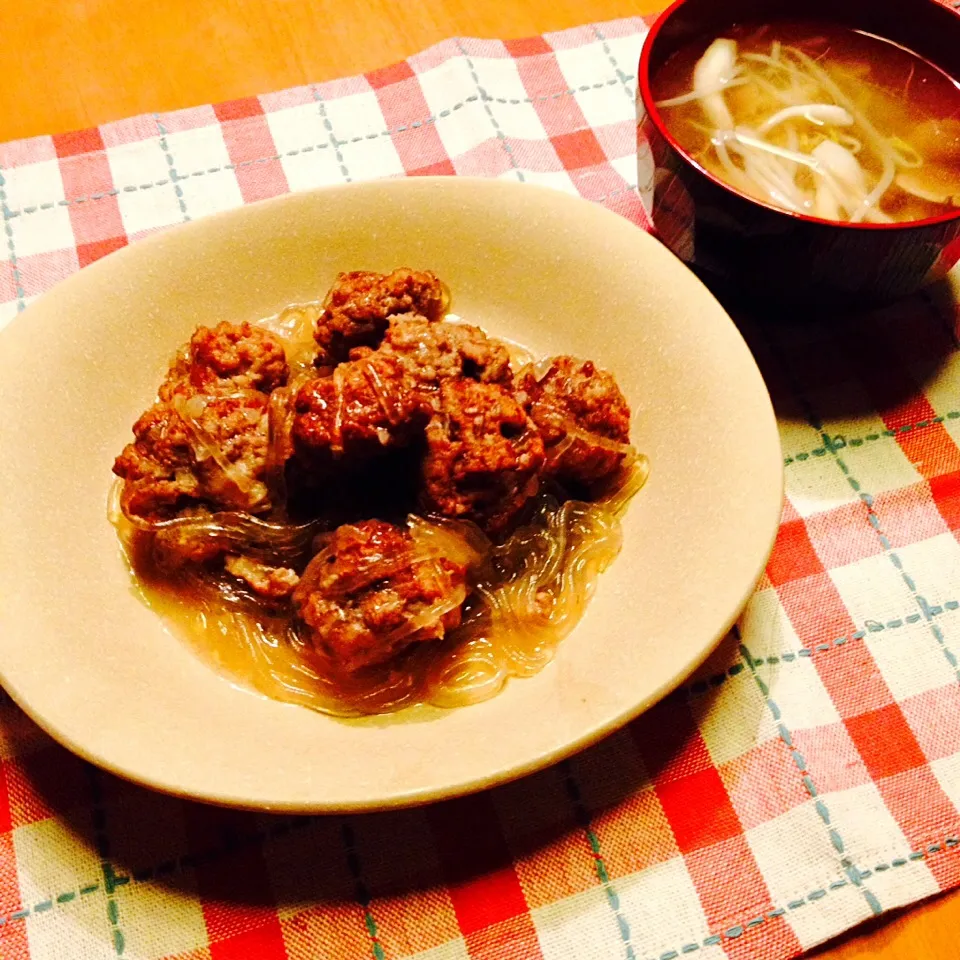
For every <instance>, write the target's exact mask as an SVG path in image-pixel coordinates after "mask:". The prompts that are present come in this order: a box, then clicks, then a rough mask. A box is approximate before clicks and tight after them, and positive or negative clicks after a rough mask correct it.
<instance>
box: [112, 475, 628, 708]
mask: <svg viewBox="0 0 960 960" xmlns="http://www.w3.org/2000/svg"><path fill="white" fill-rule="evenodd" d="M646 474H647V464H646V460H645V458H642V457H641V458H638V460H637V461H636V463H635V464H634V465H633V466H632V467H631V468H630V469H629V470H628V471H626V475H625V476H623V477H621V478H618V482H617V484H616V485H615V487H614V488H613V489H612V490H611V491H610V492H609V493H607V494H606V496H605V497H604V498H603V499H601V500H599V501H597V502H594V503H585V502H581V501H576V500H568V501H566V502H565V503H563V504H560V503H558V502H557V501H556V500H554V499H552V498H550V497H542V498H541V500H540V502H539V504H538V509H537V511H536V514H535V516H534V519H533V520H532V521H531V523H530V524H529V525H527V526H525V527H523V528H521V529H519V530H517V531H516V532H515V533H514V534H513V536H511V537H510V539H509V540H507V541H506V542H505V543H503V544H501V545H499V546H493V545H492V544H490V542H489V541H488V540H487V539H486V537H485V536H484V535H483V534H482V533H481V532H480V531H479V530H477V529H476V528H472V527H470V526H469V525H466V524H460V523H454V522H452V521H443V520H431V519H429V518H423V517H412V518H411V519H410V526H411V531H412V533H413V535H414V538H415V540H416V542H417V548H418V554H417V556H418V557H420V558H423V557H429V556H435V557H439V556H447V557H451V558H455V559H457V560H460V561H461V562H467V563H470V564H471V565H475V564H477V563H478V561H479V569H478V573H477V576H476V578H475V581H474V583H473V584H472V587H473V591H472V594H471V596H470V598H469V599H468V601H467V607H466V612H465V617H464V621H463V623H462V624H461V626H460V627H458V628H457V629H456V630H453V631H451V632H450V633H449V634H448V635H447V637H446V638H444V640H442V641H440V642H437V643H424V644H418V645H415V646H414V647H413V648H412V649H411V650H409V651H408V652H406V653H404V654H401V655H400V657H398V658H396V659H395V660H394V661H392V662H391V663H389V664H387V665H385V666H382V667H374V668H368V669H367V670H365V671H361V672H359V673H357V674H353V675H346V674H337V673H335V672H333V671H331V669H330V667H329V664H327V663H325V662H324V660H323V658H322V657H321V656H320V655H319V654H317V653H316V651H314V649H313V648H312V647H311V646H310V645H309V644H308V643H307V642H305V641H304V640H303V638H302V637H301V636H300V635H299V633H298V632H297V629H296V624H295V623H294V621H293V619H292V618H291V616H290V613H289V610H288V609H286V608H284V607H279V608H278V609H277V610H276V611H271V609H270V608H269V607H265V606H264V604H263V603H262V602H259V603H258V602H257V601H256V600H255V599H254V597H253V596H252V595H251V594H249V593H247V592H246V591H245V590H243V589H242V588H241V587H240V586H238V585H237V582H236V581H234V580H233V579H232V578H229V577H227V576H226V575H223V576H215V575H212V574H209V573H198V572H197V568H195V567H191V566H182V567H174V568H172V569H171V568H169V567H166V566H165V565H164V556H165V552H164V551H163V550H162V549H158V548H159V547H160V546H161V545H160V544H158V540H157V538H158V532H157V531H155V530H151V529H138V528H137V527H135V526H134V525H133V524H131V523H129V521H128V520H127V519H126V518H125V517H124V515H123V513H122V511H120V510H119V509H115V510H112V511H111V520H112V521H113V522H114V524H115V525H116V526H117V528H118V531H119V533H120V536H121V541H122V543H123V545H124V549H125V551H126V554H127V557H128V560H129V562H130V568H131V572H132V579H133V581H134V583H135V584H136V587H137V589H138V590H139V591H140V593H141V595H142V596H143V598H144V600H145V601H146V603H147V604H148V606H150V607H151V608H152V609H154V610H155V611H156V612H157V613H158V614H159V615H160V616H161V617H162V618H163V619H164V621H165V622H166V623H167V624H168V626H169V627H170V628H171V630H172V632H173V633H174V634H175V635H177V636H178V637H182V638H184V639H185V640H186V641H187V643H188V644H189V645H190V646H191V648H192V649H193V650H194V651H195V652H196V654H197V655H198V656H199V657H200V658H201V659H203V660H204V661H206V662H207V663H209V664H210V665H211V666H212V667H214V668H215V669H216V670H218V671H219V672H221V673H223V674H225V675H226V676H227V677H228V678H230V679H231V680H232V681H233V682H235V683H237V684H239V685H241V686H244V687H248V688H253V689H254V690H257V691H259V692H260V693H262V694H265V695H266V696H268V697H272V698H274V699H276V700H281V701H285V702H287V703H295V704H299V705H301V706H304V707H309V708H310V709H312V710H318V711H320V712H322V713H327V714H332V715H334V716H340V717H358V716H365V715H369V714H383V713H390V712H393V711H396V710H400V709H402V708H404V707H411V706H414V705H417V704H430V705H433V706H436V707H444V708H451V707H460V706H465V705H467V704H472V703H478V702H480V701H482V700H487V699H489V698H490V697H492V696H494V695H495V694H497V693H498V692H499V691H500V690H502V689H503V687H504V685H505V684H506V683H507V682H508V681H509V680H510V679H511V678H512V677H529V676H532V675H534V674H535V673H538V672H539V671H540V670H542V669H543V668H544V667H545V666H546V665H547V664H548V663H549V662H550V661H551V660H552V659H553V657H554V655H555V653H556V650H557V647H558V645H559V644H560V642H561V641H562V640H563V639H564V637H566V636H567V635H568V634H569V633H570V631H571V630H572V629H573V628H574V626H576V624H577V622H578V621H579V620H580V618H581V616H582V615H583V613H584V611H585V609H586V606H587V604H588V602H589V600H590V598H591V597H592V596H593V593H594V590H595V589H596V584H597V579H598V577H599V576H600V574H601V573H603V571H604V570H606V569H607V567H608V566H609V565H610V563H611V562H612V561H613V560H614V559H615V558H616V556H617V554H618V553H619V552H620V548H621V544H622V533H621V527H620V516H621V514H622V512H623V509H624V507H625V506H626V504H627V502H628V501H629V499H630V498H631V497H632V496H633V495H634V494H635V493H636V492H637V490H639V488H640V487H641V486H642V485H643V483H644V482H645V480H646ZM221 516H222V515H221ZM215 517H216V515H212V516H211V518H208V519H206V520H205V521H204V522H205V523H206V524H207V527H208V528H210V529H221V528H220V527H219V525H220V524H221V522H222V521H221V520H218V519H215ZM168 522H169V521H168ZM174 522H176V521H174ZM158 526H159V525H158ZM193 529H196V528H193ZM420 551H422V553H420ZM463 599H464V595H463V594H460V595H456V596H454V597H448V598H446V599H445V608H444V609H449V608H451V607H452V606H456V605H459V604H460V603H461V602H462V601H463ZM442 612H443V609H431V610H429V611H425V612H424V617H425V620H433V619H434V618H435V617H436V616H437V614H438V613H442ZM415 626H416V624H414V625H412V626H410V629H414V628H415Z"/></svg>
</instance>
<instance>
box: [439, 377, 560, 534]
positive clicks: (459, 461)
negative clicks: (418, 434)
mask: <svg viewBox="0 0 960 960" xmlns="http://www.w3.org/2000/svg"><path fill="white" fill-rule="evenodd" d="M440 396H441V402H440V411H439V412H438V413H437V414H436V415H435V416H434V417H433V418H432V419H431V420H430V423H429V425H428V426H427V454H426V457H425V458H424V462H423V479H424V490H423V495H422V500H423V506H424V507H425V508H426V509H427V510H428V511H434V512H436V513H439V514H441V515H443V516H445V517H451V518H462V519H466V520H473V521H474V522H475V523H477V524H478V525H479V526H480V527H482V528H483V529H484V530H486V531H487V532H489V533H491V534H498V533H502V532H504V531H505V530H506V529H507V528H508V527H509V525H510V523H511V521H512V520H514V519H515V517H516V516H517V514H518V513H519V512H520V510H521V509H522V508H523V506H524V505H525V504H526V502H527V501H528V500H529V499H530V498H531V497H532V496H533V495H534V494H535V493H536V492H537V488H538V473H539V471H540V469H541V467H542V466H543V462H544V449H543V441H542V440H541V438H540V434H539V432H538V430H537V428H536V425H535V424H534V423H533V422H532V421H531V420H530V418H529V417H528V416H527V414H526V412H525V411H524V409H523V407H522V406H520V404H519V403H518V402H517V400H516V399H515V398H514V397H513V396H512V394H511V393H510V392H509V391H508V390H507V389H506V388H505V387H503V386H501V385H500V384H494V383H491V384H488V383H477V382H476V381H473V380H451V381H449V382H448V383H445V384H444V385H443V388H442V389H441V394H440Z"/></svg>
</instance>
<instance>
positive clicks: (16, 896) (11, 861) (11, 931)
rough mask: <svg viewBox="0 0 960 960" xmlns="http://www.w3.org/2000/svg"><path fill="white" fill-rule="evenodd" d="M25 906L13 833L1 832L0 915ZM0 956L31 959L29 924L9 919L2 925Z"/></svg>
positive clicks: (12, 959) (12, 958) (16, 959)
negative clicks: (21, 894) (28, 934)
mask: <svg viewBox="0 0 960 960" xmlns="http://www.w3.org/2000/svg"><path fill="white" fill-rule="evenodd" d="M22 906H23V901H22V900H21V899H20V884H19V881H18V880H17V852H16V850H15V849H14V846H13V834H12V833H9V832H7V833H0V916H2V917H9V916H10V914H12V913H15V912H16V911H17V910H19V909H20V908H21V907H22ZM0 957H4V958H6V957H9V958H11V960H14V958H15V960H29V957H30V945H29V941H28V939H27V925H26V923H24V922H23V921H22V920H12V921H11V920H7V922H6V923H5V924H4V925H3V926H2V927H0Z"/></svg>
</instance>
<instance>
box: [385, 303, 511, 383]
mask: <svg viewBox="0 0 960 960" xmlns="http://www.w3.org/2000/svg"><path fill="white" fill-rule="evenodd" d="M378 352H379V353H383V354H388V355H390V356H393V357H396V358H397V359H398V361H399V362H400V364H401V365H402V366H403V368H404V371H405V372H406V373H407V375H408V376H411V377H415V378H417V379H418V380H419V381H420V382H421V384H424V385H426V386H427V387H428V388H429V387H431V386H432V387H433V388H434V389H435V388H436V387H437V385H439V384H440V383H441V382H442V381H444V380H449V379H451V378H453V377H466V378H467V379H470V380H480V381H481V382H483V383H502V384H504V385H508V384H509V383H510V381H511V378H512V376H513V374H512V371H511V369H510V354H509V353H508V352H507V348H506V347H505V346H504V345H503V344H502V343H500V342H499V341H497V340H491V339H490V337H488V336H487V335H486V334H485V333H484V332H483V331H482V330H481V329H480V328H479V327H474V326H471V325H470V324H468V323H448V322H442V323H430V322H428V321H426V320H425V319H424V318H422V317H414V318H411V319H410V320H408V321H405V322H399V323H391V324H390V327H389V329H388V330H387V333H386V336H385V338H384V343H383V347H381V349H380V350H379V351H378Z"/></svg>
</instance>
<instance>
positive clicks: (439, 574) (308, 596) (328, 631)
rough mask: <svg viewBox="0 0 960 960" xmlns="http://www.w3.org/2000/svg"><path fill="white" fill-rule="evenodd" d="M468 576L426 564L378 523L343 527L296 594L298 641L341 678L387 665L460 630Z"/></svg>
mask: <svg viewBox="0 0 960 960" xmlns="http://www.w3.org/2000/svg"><path fill="white" fill-rule="evenodd" d="M465 583H466V569H465V568H464V567H463V566H460V565H458V564H456V563H454V562H452V561H450V560H446V559H442V558H439V557H436V558H434V557H424V556H423V554H422V552H420V551H418V550H417V549H416V543H415V541H414V539H413V537H412V536H411V535H410V534H409V533H408V532H407V531H406V530H403V529H401V528H400V527H396V526H393V525H392V524H389V523H384V522H382V521H380V520H365V521H364V522H362V523H358V524H356V525H355V526H353V525H348V526H342V527H339V528H338V529H337V531H336V532H335V533H334V534H333V536H332V538H331V539H330V541H329V542H328V543H327V545H326V546H325V548H324V549H323V550H322V551H321V552H320V553H318V554H317V556H315V557H314V558H313V560H311V561H310V564H309V565H308V567H307V569H306V570H305V571H304V574H303V577H302V579H301V580H300V583H299V585H298V586H297V588H296V589H295V590H294V592H293V604H294V609H295V611H296V615H297V618H298V620H299V622H300V624H301V629H302V633H303V635H304V636H306V637H308V638H309V640H310V642H311V643H312V644H313V646H314V648H315V649H316V650H317V651H318V652H319V653H320V654H321V655H323V656H324V657H325V658H326V659H327V660H328V661H329V662H330V664H331V666H332V667H333V668H334V669H335V670H338V671H342V672H346V673H353V672H355V671H357V670H360V669H362V668H363V667H369V666H373V665H375V664H380V663H384V662H386V661H387V660H390V659H391V658H392V657H394V656H395V655H396V654H397V653H399V652H400V651H401V650H403V649H404V648H406V647H408V646H410V645H411V644H414V643H422V642H424V641H428V640H439V639H440V638H442V637H443V636H444V634H445V633H446V631H448V630H452V629H453V628H454V627H456V626H458V625H459V624H460V609H461V606H462V605H463V601H464V599H465V598H466V586H465Z"/></svg>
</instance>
